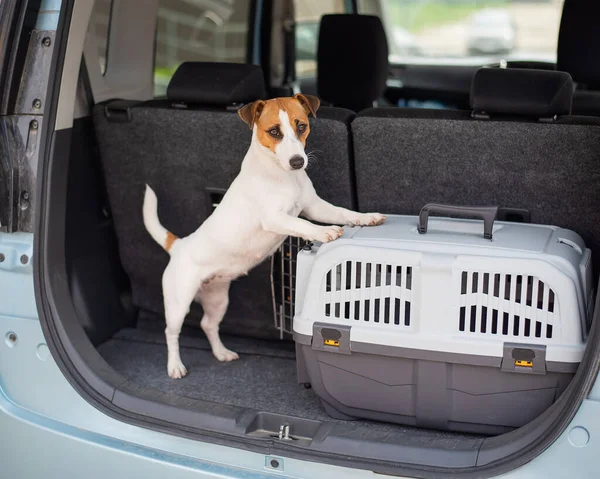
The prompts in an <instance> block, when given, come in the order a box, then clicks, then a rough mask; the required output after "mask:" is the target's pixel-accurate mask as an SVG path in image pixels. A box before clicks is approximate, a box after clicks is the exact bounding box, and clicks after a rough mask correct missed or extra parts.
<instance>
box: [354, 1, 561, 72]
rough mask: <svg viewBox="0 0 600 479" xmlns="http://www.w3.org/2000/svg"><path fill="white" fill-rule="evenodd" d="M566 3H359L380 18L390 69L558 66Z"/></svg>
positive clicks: (365, 10) (363, 11)
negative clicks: (521, 63)
mask: <svg viewBox="0 0 600 479" xmlns="http://www.w3.org/2000/svg"><path fill="white" fill-rule="evenodd" d="M563 3H564V0H359V2H358V6H359V11H360V13H369V14H375V15H379V16H380V17H381V19H382V21H383V23H384V25H385V28H386V31H387V35H388V43H389V49H390V62H391V63H433V64H438V65H443V64H473V65H476V64H485V63H492V62H497V61H499V60H514V61H516V60H531V61H545V62H555V61H556V47H557V42H558V29H559V25H560V16H561V12H562V5H563Z"/></svg>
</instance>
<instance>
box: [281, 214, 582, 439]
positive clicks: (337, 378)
mask: <svg viewBox="0 0 600 479" xmlns="http://www.w3.org/2000/svg"><path fill="white" fill-rule="evenodd" d="M430 212H436V213H438V214H444V215H445V214H448V215H449V216H453V217H454V218H431V219H429V213H430ZM496 214H497V208H464V207H451V206H441V205H427V206H426V207H425V208H423V210H422V212H421V215H420V216H419V217H418V218H417V217H412V216H410V217H409V216H390V217H389V218H388V220H387V221H386V223H385V224H383V225H381V226H379V227H375V228H368V227H351V228H347V229H346V231H345V232H344V234H343V236H342V237H341V238H340V239H339V240H337V241H334V242H332V243H328V244H315V245H308V246H306V247H305V248H304V249H302V250H301V251H300V252H299V254H298V259H297V280H296V314H295V317H294V322H293V330H294V339H295V340H296V345H297V354H298V376H299V381H300V382H303V383H310V384H311V385H312V387H313V389H314V391H315V393H316V394H317V395H318V396H319V397H320V398H321V400H322V403H323V405H324V407H325V409H326V410H327V412H328V413H329V414H330V415H332V416H334V417H337V418H340V419H344V418H345V419H350V418H356V417H361V418H368V419H374V420H383V421H389V422H395V423H401V424H408V425H416V426H421V427H431V428H436V429H447V430H456V431H465V432H476V433H489V434H496V433H502V432H506V431H508V430H510V429H512V428H515V427H519V426H522V425H523V424H525V423H527V422H529V421H531V420H532V419H534V418H535V417H537V416H538V415H539V414H541V413H542V412H543V411H544V410H546V409H547V408H548V407H549V406H550V405H551V404H552V403H553V402H554V401H555V400H556V399H557V398H558V396H559V395H560V394H561V393H562V392H563V391H564V389H565V388H566V386H567V385H568V384H569V381H570V380H571V378H572V376H573V374H574V373H575V371H576V369H577V366H578V364H579V362H580V360H581V358H582V355H583V352H584V349H585V342H586V338H587V332H588V329H589V321H590V319H591V313H592V311H591V309H592V299H593V298H592V296H593V294H592V285H593V281H592V276H591V274H592V271H591V261H590V259H591V254H590V251H589V250H588V249H586V247H585V245H584V243H583V241H582V239H581V238H580V237H579V236H578V235H577V234H575V233H574V232H572V231H569V230H565V229H561V228H557V227H552V226H541V225H532V224H523V223H509V222H495V221H494V220H495V218H496ZM457 216H458V217H459V218H460V217H462V218H466V217H470V218H473V217H481V218H482V219H484V220H485V221H484V230H485V233H484V234H483V235H482V234H481V226H482V225H481V222H478V221H474V220H469V219H458V218H456V217H457Z"/></svg>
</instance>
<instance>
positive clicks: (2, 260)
mask: <svg viewBox="0 0 600 479" xmlns="http://www.w3.org/2000/svg"><path fill="white" fill-rule="evenodd" d="M4 259H5V258H4V253H0V263H2V262H4Z"/></svg>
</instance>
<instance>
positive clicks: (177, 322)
mask: <svg viewBox="0 0 600 479" xmlns="http://www.w3.org/2000/svg"><path fill="white" fill-rule="evenodd" d="M200 284H202V277H201V275H200V273H199V271H197V270H196V269H195V268H190V266H189V263H188V264H186V263H185V262H183V261H182V262H179V261H177V259H176V258H171V261H170V262H169V264H168V265H167V268H166V269H165V272H164V274H163V296H164V301H165V318H166V322H167V327H166V329H165V337H166V340H167V349H168V360H167V372H168V374H169V377H171V378H173V379H180V378H182V377H183V376H185V375H186V374H187V369H186V368H185V366H184V365H183V362H182V361H181V357H180V356H179V333H181V326H182V325H183V320H184V319H185V316H186V314H188V313H189V311H190V304H191V303H192V301H193V300H194V296H195V295H196V292H197V291H198V288H199V286H200Z"/></svg>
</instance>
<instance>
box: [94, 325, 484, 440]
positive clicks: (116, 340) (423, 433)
mask: <svg viewBox="0 0 600 479" xmlns="http://www.w3.org/2000/svg"><path fill="white" fill-rule="evenodd" d="M222 339H223V343H224V344H225V346H227V347H228V348H229V349H231V350H233V351H236V352H237V353H238V354H239V355H240V359H239V360H237V361H233V362H230V363H220V362H219V361H217V360H216V359H215V358H214V357H213V355H212V353H211V351H210V347H209V345H208V341H207V340H206V339H205V338H204V337H203V336H199V335H197V333H196V334H193V333H192V334H190V333H187V334H185V330H184V334H183V335H182V336H181V338H180V353H181V359H182V361H183V363H184V364H185V365H186V367H187V368H188V375H187V376H186V377H185V378H183V379H180V380H173V379H171V378H169V377H168V376H167V368H166V361H167V347H166V345H165V340H164V336H163V334H162V333H159V332H154V331H146V330H143V329H124V330H121V331H120V332H119V333H117V334H116V335H115V336H114V337H113V338H112V339H110V340H109V341H107V342H105V343H103V344H102V345H100V347H99V348H98V351H99V352H100V354H101V355H102V357H103V358H104V359H105V360H106V361H107V362H108V364H109V365H110V366H112V367H113V368H114V369H116V370H117V371H118V372H119V373H121V374H123V375H124V376H126V377H128V378H129V379H130V380H132V381H133V382H135V383H137V384H138V385H140V386H143V387H150V388H154V389H158V390H160V391H162V392H164V393H169V394H175V395H178V396H185V397H191V398H194V399H201V400H205V401H212V402H217V403H224V404H230V405H234V406H240V407H245V408H251V409H255V410H258V411H267V412H272V413H277V414H285V415H290V416H296V417H303V418H307V419H314V420H319V421H335V422H338V423H339V422H345V423H347V424H348V425H349V426H350V425H354V426H357V427H364V428H365V429H368V430H370V431H371V432H377V433H383V434H393V435H396V434H401V435H405V434H410V435H411V436H413V439H416V438H415V437H414V436H418V437H420V438H421V439H422V440H425V441H427V440H434V439H437V440H439V439H446V440H448V439H460V438H467V437H468V438H471V439H475V438H477V436H472V435H463V434H457V433H448V432H440V431H431V430H425V429H418V428H413V427H407V426H399V425H394V424H386V423H377V422H372V421H363V420H357V421H338V420H336V419H332V418H331V417H330V416H328V415H327V413H326V412H325V411H324V410H323V408H322V407H321V404H320V402H319V399H318V398H317V396H316V395H315V394H314V393H313V391H312V390H311V389H306V388H305V387H304V386H303V385H301V384H298V383H297V382H296V359H295V352H294V345H293V344H292V343H291V342H283V341H281V342H279V341H265V340H258V339H248V338H240V337H223V338H222Z"/></svg>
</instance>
